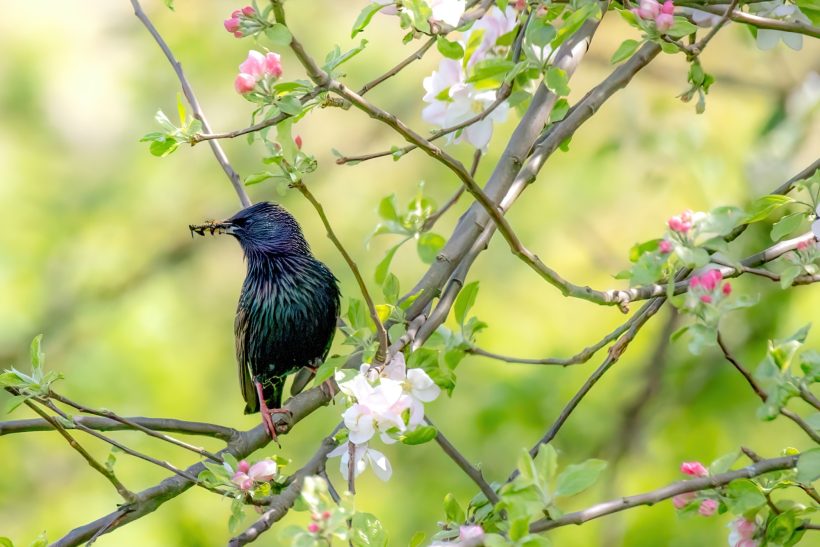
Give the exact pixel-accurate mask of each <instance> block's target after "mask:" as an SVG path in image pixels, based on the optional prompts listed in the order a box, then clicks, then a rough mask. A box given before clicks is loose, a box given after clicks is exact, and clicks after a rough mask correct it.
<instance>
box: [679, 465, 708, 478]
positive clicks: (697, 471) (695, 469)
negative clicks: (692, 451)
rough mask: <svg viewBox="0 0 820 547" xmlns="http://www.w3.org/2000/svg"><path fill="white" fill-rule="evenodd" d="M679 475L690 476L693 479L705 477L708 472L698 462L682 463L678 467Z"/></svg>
mask: <svg viewBox="0 0 820 547" xmlns="http://www.w3.org/2000/svg"><path fill="white" fill-rule="evenodd" d="M680 471H681V473H685V474H686V475H692V476H693V477H707V476H709V471H708V470H707V469H706V467H704V466H703V464H702V463H700V462H683V463H682V464H681V465H680Z"/></svg>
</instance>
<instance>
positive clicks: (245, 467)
mask: <svg viewBox="0 0 820 547" xmlns="http://www.w3.org/2000/svg"><path fill="white" fill-rule="evenodd" d="M231 471H233V470H231ZM278 472H279V468H278V466H277V465H276V462H275V461H273V460H271V459H269V458H266V459H264V460H260V461H258V462H256V463H255V464H253V465H250V464H249V463H248V462H247V460H241V461H240V462H239V464H238V465H237V466H236V471H235V472H234V473H233V476H232V477H231V482H232V483H234V484H235V485H236V486H238V487H239V489H240V490H242V491H243V492H247V491H249V490H252V489H253V488H254V487H255V486H256V485H257V484H261V483H265V482H269V481H271V480H273V479H274V478H275V477H276V475H277V473H278Z"/></svg>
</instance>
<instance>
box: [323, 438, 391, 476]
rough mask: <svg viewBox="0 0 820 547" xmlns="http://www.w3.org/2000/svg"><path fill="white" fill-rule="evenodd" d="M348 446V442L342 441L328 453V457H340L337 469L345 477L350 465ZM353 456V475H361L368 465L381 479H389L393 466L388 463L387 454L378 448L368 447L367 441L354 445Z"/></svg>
mask: <svg viewBox="0 0 820 547" xmlns="http://www.w3.org/2000/svg"><path fill="white" fill-rule="evenodd" d="M349 447H350V444H349V443H344V444H341V445H339V446H337V447H336V448H334V449H333V451H331V452H330V454H328V458H335V457H337V456H341V457H342V459H341V460H340V462H339V471H340V472H341V473H342V475H344V476H345V477H346V476H347V473H348V468H349V466H350V448H349ZM353 456H354V460H353V462H354V463H353V475H354V476H356V477H358V476H359V475H361V474H362V472H363V471H364V470H365V469H367V467H368V466H370V467H372V468H373V472H374V473H375V474H376V476H377V477H379V478H380V479H381V480H383V481H386V480H388V479H390V476H391V475H392V474H393V467H392V466H391V465H390V461H389V460H388V459H387V456H385V455H384V454H382V453H381V452H379V451H378V450H374V449H372V448H370V447H368V445H367V443H365V444H357V445H355V449H354V451H353Z"/></svg>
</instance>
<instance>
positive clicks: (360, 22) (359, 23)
mask: <svg viewBox="0 0 820 547" xmlns="http://www.w3.org/2000/svg"><path fill="white" fill-rule="evenodd" d="M383 7H384V6H383V5H381V4H379V3H378V2H376V3H372V4H368V5H366V6H365V7H364V8H363V9H362V11H360V12H359V16H358V17H356V21H354V23H353V30H351V31H350V37H351V38H354V37H355V36H356V35H357V34H359V33H360V32H361V31H363V30H364V29H365V27H367V25H369V24H370V21H371V20H372V19H373V16H374V15H376V14H377V13H378V12H379V10H380V9H382V8H383Z"/></svg>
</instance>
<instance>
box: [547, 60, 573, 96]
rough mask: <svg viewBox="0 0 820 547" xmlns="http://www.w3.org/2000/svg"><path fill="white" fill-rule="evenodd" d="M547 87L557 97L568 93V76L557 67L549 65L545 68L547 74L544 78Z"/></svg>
mask: <svg viewBox="0 0 820 547" xmlns="http://www.w3.org/2000/svg"><path fill="white" fill-rule="evenodd" d="M544 81H545V83H546V84H547V87H548V88H549V89H550V90H551V91H552V92H554V93H555V94H556V95H558V96H559V97H562V96H564V95H569V91H570V89H569V86H568V85H567V84H568V83H569V76H567V72H566V71H565V70H562V69H560V68H558V67H554V66H551V67H550V68H548V69H547V74H546V76H545V78H544Z"/></svg>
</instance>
